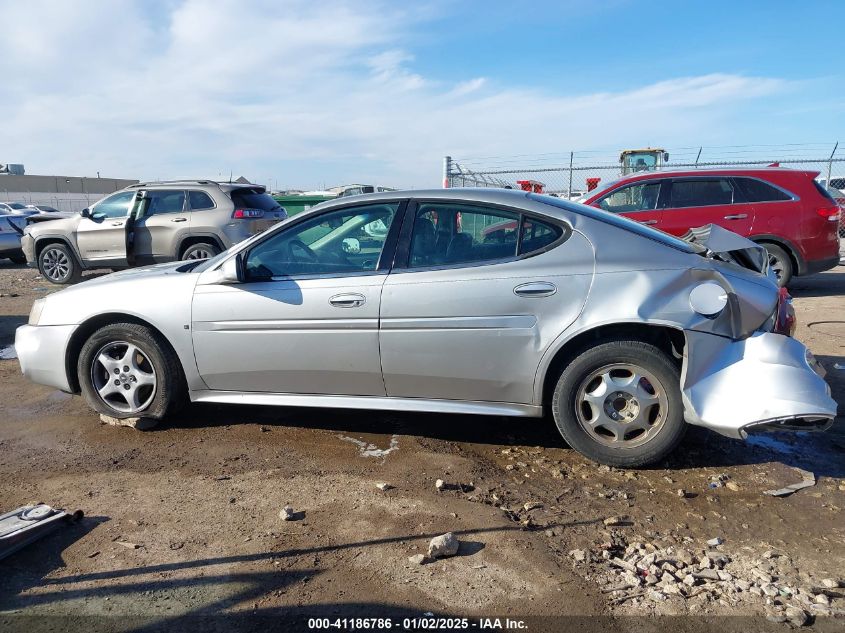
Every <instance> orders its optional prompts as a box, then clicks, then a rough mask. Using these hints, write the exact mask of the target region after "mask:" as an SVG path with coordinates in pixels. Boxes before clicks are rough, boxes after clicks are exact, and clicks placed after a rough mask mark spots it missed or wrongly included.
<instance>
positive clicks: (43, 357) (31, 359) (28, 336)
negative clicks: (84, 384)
mask: <svg viewBox="0 0 845 633" xmlns="http://www.w3.org/2000/svg"><path fill="white" fill-rule="evenodd" d="M75 329H76V326H75V325H44V326H32V325H22V326H20V327H19V328H18V329H17V330H16V331H15V353H16V354H17V356H18V363H20V366H21V371H22V372H23V374H24V376H26V377H27V378H29V379H30V380H32V381H33V382H37V383H39V384H42V385H47V386H48V387H55V388H56V389H60V390H61V391H66V392H68V393H71V391H72V390H71V387H70V383H69V382H68V375H67V366H66V364H65V357H66V353H67V346H68V343H69V342H70V337H71V335H72V334H73V331H74V330H75Z"/></svg>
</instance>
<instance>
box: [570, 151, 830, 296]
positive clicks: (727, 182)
mask: <svg viewBox="0 0 845 633" xmlns="http://www.w3.org/2000/svg"><path fill="white" fill-rule="evenodd" d="M818 175H819V172H815V171H798V170H794V169H783V168H780V167H766V168H762V169H730V170H728V169H719V170H710V169H708V170H701V169H699V170H693V171H671V172H670V171H652V172H645V173H643V172H641V173H637V174H632V175H630V176H626V177H625V178H622V179H621V180H617V181H615V182H612V183H609V184H607V185H604V186H603V187H601V188H599V189H597V190H595V191H592V192H590V193H589V194H587V197H586V198H584V199H582V200H581V202H583V203H584V204H589V205H592V206H594V207H599V208H601V209H604V210H605V211H610V212H612V213H620V214H622V215H625V216H628V217H630V218H631V219H632V220H636V221H638V222H642V223H643V224H649V225H651V226H653V227H654V228H656V229H660V230H662V231H665V232H667V233H671V234H673V235H678V236H680V235H683V234H684V233H686V232H687V230H689V229H691V228H693V227H698V226H703V225H705V224H718V225H719V226H723V227H725V228H726V229H729V230H731V231H734V232H735V233H739V234H740V235H743V236H745V237H748V238H750V239H752V240H754V241H755V242H759V243H760V244H763V245H765V247H766V249H767V250H768V251H769V256H770V260H769V261H770V265H771V267H772V269H773V270H774V271H775V273H776V274H777V277H778V281H779V283H780V285H781V286H785V285H786V284H787V283H788V282H789V280H790V279H791V278H792V277H793V275H809V274H812V273H817V272H821V271H822V270H827V269H828V268H833V267H834V266H836V265H837V264H838V263H839V235H838V234H837V227H838V226H839V214H840V209H839V206H838V205H837V203H836V201H835V200H834V199H833V198H832V197H831V195H830V194H829V193H828V192H827V190H826V189H825V188H824V187H822V185H820V184H819V183H818V182H817V181H816V180H815V178H816V176H818Z"/></svg>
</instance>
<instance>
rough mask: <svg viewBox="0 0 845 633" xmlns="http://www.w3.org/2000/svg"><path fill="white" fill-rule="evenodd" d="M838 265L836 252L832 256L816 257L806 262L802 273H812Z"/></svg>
mask: <svg viewBox="0 0 845 633" xmlns="http://www.w3.org/2000/svg"><path fill="white" fill-rule="evenodd" d="M838 265H839V254H838V253H837V254H836V255H834V256H833V257H826V258H825V259H816V260H813V261H810V262H807V270H806V272H805V273H804V274H806V275H812V274H813V273H820V272H822V271H824V270H830V269H831V268H833V267H834V266H838Z"/></svg>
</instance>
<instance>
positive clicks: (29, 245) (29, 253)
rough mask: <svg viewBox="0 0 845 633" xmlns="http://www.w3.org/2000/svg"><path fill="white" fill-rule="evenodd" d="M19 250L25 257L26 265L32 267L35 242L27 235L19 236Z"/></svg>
mask: <svg viewBox="0 0 845 633" xmlns="http://www.w3.org/2000/svg"><path fill="white" fill-rule="evenodd" d="M21 250H22V251H23V254H24V256H25V257H26V261H27V263H28V264H29V265H30V266H32V264H33V263H34V262H35V240H33V239H32V236H31V235H29V234H28V233H24V234H23V235H21Z"/></svg>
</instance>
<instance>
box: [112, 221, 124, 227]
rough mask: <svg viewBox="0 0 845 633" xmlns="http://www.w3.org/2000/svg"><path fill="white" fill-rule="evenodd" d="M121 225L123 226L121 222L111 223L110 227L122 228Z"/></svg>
mask: <svg viewBox="0 0 845 633" xmlns="http://www.w3.org/2000/svg"><path fill="white" fill-rule="evenodd" d="M123 224H124V223H123V222H112V223H111V225H112V226H123Z"/></svg>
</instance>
